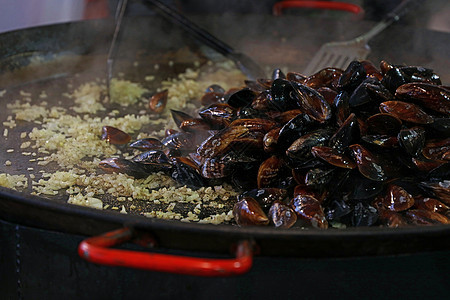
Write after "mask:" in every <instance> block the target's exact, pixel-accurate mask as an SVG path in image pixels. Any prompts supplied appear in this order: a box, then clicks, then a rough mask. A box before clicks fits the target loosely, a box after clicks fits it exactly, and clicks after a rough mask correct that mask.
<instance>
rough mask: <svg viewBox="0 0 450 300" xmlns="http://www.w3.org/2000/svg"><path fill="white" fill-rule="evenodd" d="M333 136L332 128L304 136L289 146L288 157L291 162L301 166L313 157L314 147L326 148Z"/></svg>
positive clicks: (318, 130)
mask: <svg viewBox="0 0 450 300" xmlns="http://www.w3.org/2000/svg"><path fill="white" fill-rule="evenodd" d="M332 134H333V130H332V129H331V128H323V129H317V130H314V131H312V132H310V133H307V134H305V135H302V136H301V137H299V138H298V139H296V140H295V141H294V142H293V143H292V145H291V146H289V148H288V149H287V150H286V155H287V156H288V157H290V158H291V161H292V160H294V161H298V162H299V163H300V164H301V163H303V162H305V161H307V160H309V159H311V158H312V157H313V155H312V152H311V149H312V147H315V146H324V145H325V144H326V143H327V142H328V140H329V139H330V137H331V135H332Z"/></svg>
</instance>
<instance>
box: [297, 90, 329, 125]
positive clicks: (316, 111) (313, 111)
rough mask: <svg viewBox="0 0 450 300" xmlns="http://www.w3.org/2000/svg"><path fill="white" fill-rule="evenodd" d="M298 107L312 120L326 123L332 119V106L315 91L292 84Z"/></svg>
mask: <svg viewBox="0 0 450 300" xmlns="http://www.w3.org/2000/svg"><path fill="white" fill-rule="evenodd" d="M291 85H292V87H293V95H294V96H295V98H296V100H297V106H298V107H299V108H300V109H301V110H302V111H303V112H304V113H306V114H307V115H309V116H310V117H311V118H312V119H314V120H316V121H318V122H320V123H324V122H325V121H327V120H329V119H330V118H331V106H330V104H329V103H328V102H327V101H326V100H325V99H324V98H323V96H322V95H321V94H320V93H319V92H317V91H316V90H315V89H313V88H310V87H308V86H306V85H303V84H301V83H298V82H294V81H292V82H291Z"/></svg>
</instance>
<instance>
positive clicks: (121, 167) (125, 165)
mask: <svg viewBox="0 0 450 300" xmlns="http://www.w3.org/2000/svg"><path fill="white" fill-rule="evenodd" d="M99 167H100V169H102V170H103V171H105V172H107V173H123V174H127V175H129V176H132V177H135V178H145V177H147V176H148V175H150V174H151V172H150V171H149V170H148V169H147V168H146V167H145V166H144V165H141V164H138V163H136V162H133V161H130V160H127V159H124V158H117V157H114V158H107V159H104V160H102V161H101V162H100V163H99Z"/></svg>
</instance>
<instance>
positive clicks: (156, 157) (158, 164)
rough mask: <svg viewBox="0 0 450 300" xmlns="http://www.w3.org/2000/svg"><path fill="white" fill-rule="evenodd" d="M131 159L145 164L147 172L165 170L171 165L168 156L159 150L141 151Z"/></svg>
mask: <svg viewBox="0 0 450 300" xmlns="http://www.w3.org/2000/svg"><path fill="white" fill-rule="evenodd" d="M131 160H132V161H133V162H136V163H139V164H143V165H145V167H146V168H147V170H148V171H149V172H159V171H167V170H169V169H170V168H171V167H172V164H171V162H170V160H169V158H168V157H167V155H166V154H165V153H164V152H163V151H161V150H150V151H147V152H143V153H140V154H138V155H136V156H134V157H133V158H132V159H131Z"/></svg>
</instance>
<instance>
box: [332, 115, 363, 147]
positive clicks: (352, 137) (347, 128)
mask: <svg viewBox="0 0 450 300" xmlns="http://www.w3.org/2000/svg"><path fill="white" fill-rule="evenodd" d="M359 136H360V130H359V124H358V120H357V119H356V116H355V114H354V113H351V114H350V115H349V116H348V118H347V119H346V120H345V121H344V123H342V125H341V127H339V129H338V130H337V131H336V132H335V133H334V134H333V136H332V137H331V138H330V140H329V142H328V146H330V147H331V148H333V149H336V150H338V151H343V150H345V149H346V148H347V147H348V146H349V145H351V144H353V143H355V142H357V141H358V140H359Z"/></svg>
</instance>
